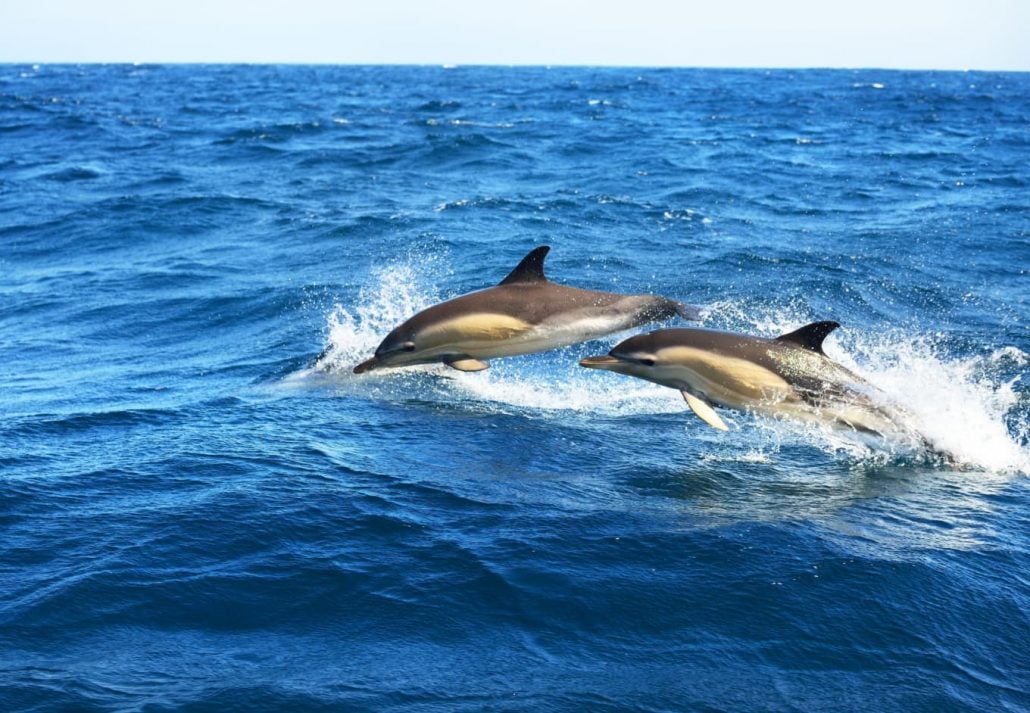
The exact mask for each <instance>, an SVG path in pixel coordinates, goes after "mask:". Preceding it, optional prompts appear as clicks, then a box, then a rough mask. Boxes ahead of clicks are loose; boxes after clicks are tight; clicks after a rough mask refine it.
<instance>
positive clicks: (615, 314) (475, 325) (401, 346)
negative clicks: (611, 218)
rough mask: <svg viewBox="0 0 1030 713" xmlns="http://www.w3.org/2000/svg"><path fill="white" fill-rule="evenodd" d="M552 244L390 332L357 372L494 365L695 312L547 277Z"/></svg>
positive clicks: (644, 297) (658, 300)
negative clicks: (490, 282) (493, 280)
mask: <svg viewBox="0 0 1030 713" xmlns="http://www.w3.org/2000/svg"><path fill="white" fill-rule="evenodd" d="M548 250H550V248H549V247H548V246H547V245H541V246H540V247H538V248H536V249H534V250H532V251H531V252H530V253H529V254H528V255H526V257H524V258H523V259H522V262H520V263H519V264H518V266H517V267H516V268H515V269H514V270H512V271H511V273H510V274H509V275H508V276H507V277H506V278H504V279H503V280H501V283H500V284H499V285H497V286H496V287H490V288H488V289H485V290H480V291H478V292H470V293H469V294H466V295H462V296H461V297H456V298H454V299H452V300H448V301H446V302H441V303H440V304H437V305H433V306H432V307H429V308H428V309H425V310H423V311H422V312H419V313H418V314H416V315H415V316H414V317H412V318H410V319H409V320H407V321H406V322H404V323H403V324H401V325H400V326H398V327H397V328H396V329H394V330H393V331H392V332H390V333H389V334H388V335H386V338H385V339H384V340H383V341H382V343H381V344H380V345H379V348H378V349H376V352H375V356H373V357H372V358H371V359H368V360H366V361H363V362H361V363H360V364H358V365H357V366H355V367H354V373H356V374H361V373H364V372H366V371H371V370H372V369H384V368H387V367H398V366H411V365H413V364H431V363H435V362H442V363H444V364H446V365H447V366H449V367H451V368H453V369H458V370H460V371H481V370H483V369H486V368H488V367H489V364H487V363H486V361H485V360H486V359H495V358H497V357H506V356H514V355H516V354H531V353H534V352H542V351H547V350H548V349H557V348H559V347H565V346H568V345H570V344H576V343H577V342H583V341H586V340H588V339H594V338H596V337H601V336H604V335H606V334H611V333H612V332H618V331H621V330H624V329H630V328H631V327H638V326H640V325H641V324H646V323H648V322H654V321H658V320H662V319H668V318H670V317H672V316H674V315H677V314H678V315H680V316H681V317H684V318H686V319H697V310H696V309H694V308H691V307H687V306H686V305H684V304H681V303H679V302H676V301H674V300H670V299H666V298H664V297H656V296H654V295H620V294H615V293H612V292H594V291H592V290H581V289H579V288H577V287H568V286H566V285H558V284H555V283H553V282H550V281H549V280H548V279H547V278H546V277H545V276H544V257H545V256H546V255H547V251H548Z"/></svg>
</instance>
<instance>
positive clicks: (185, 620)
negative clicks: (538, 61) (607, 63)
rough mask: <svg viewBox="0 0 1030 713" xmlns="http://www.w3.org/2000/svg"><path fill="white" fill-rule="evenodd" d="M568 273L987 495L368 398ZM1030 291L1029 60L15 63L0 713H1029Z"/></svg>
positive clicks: (664, 404)
mask: <svg viewBox="0 0 1030 713" xmlns="http://www.w3.org/2000/svg"><path fill="white" fill-rule="evenodd" d="M539 244H549V245H551V246H553V247H552V252H551V255H550V257H549V259H548V272H549V275H550V276H551V278H552V279H554V280H556V281H559V282H565V283H568V284H573V285H577V286H581V287H591V288H595V289H607V290H616V291H624V292H641V291H651V292H655V293H659V294H664V295H667V296H671V297H676V298H679V299H682V300H685V301H687V302H691V303H694V304H698V305H700V306H702V307H703V309H704V319H703V321H702V324H703V325H704V326H709V327H715V328H724V329H734V330H740V331H746V332H750V333H754V334H760V335H766V336H772V335H775V334H778V333H781V332H784V331H788V330H790V329H793V328H795V327H797V326H799V325H801V324H803V323H805V322H808V321H812V320H816V319H836V320H838V321H840V322H841V323H843V325H844V327H843V328H842V329H841V330H839V331H838V332H837V333H835V334H834V335H833V336H831V337H830V339H829V340H828V346H827V350H828V353H829V354H830V355H831V356H832V357H833V358H834V359H836V360H838V361H840V362H841V363H843V364H845V365H847V366H848V367H849V368H852V369H854V370H856V371H858V372H859V373H861V374H862V375H863V376H865V377H866V378H867V379H869V380H870V381H871V382H873V383H874V384H875V385H876V386H877V387H879V388H880V389H881V390H882V391H883V392H884V393H885V394H887V395H889V397H890V398H891V399H893V400H895V401H896V402H897V403H899V404H901V405H903V406H904V407H905V408H906V409H908V410H909V411H910V412H911V413H913V414H914V415H915V416H916V417H917V418H918V419H919V420H920V422H921V427H922V428H923V430H924V432H925V433H926V434H927V436H928V438H929V439H930V440H932V441H933V442H934V443H935V444H936V445H938V446H940V447H941V448H942V449H946V450H948V451H949V452H951V453H953V454H955V456H956V457H957V459H958V461H959V462H958V464H957V466H954V467H953V466H949V465H948V464H947V463H944V462H942V461H941V459H940V458H936V457H934V456H933V455H932V454H928V453H924V452H918V451H911V450H904V449H902V448H899V447H897V446H896V445H894V444H889V443H884V442H870V441H868V440H866V441H855V440H854V439H853V438H850V437H848V436H847V434H841V433H838V432H832V431H829V430H827V429H822V428H818V427H814V426H804V425H797V424H793V423H789V422H780V421H770V420H769V419H762V418H758V417H754V416H749V415H746V414H734V413H731V412H723V413H724V415H725V416H726V417H727V420H729V421H730V422H731V427H732V428H731V431H730V432H728V433H720V432H717V431H714V430H713V429H710V428H708V427H707V426H705V424H703V423H702V422H701V421H700V420H698V419H697V418H696V417H694V416H693V415H692V414H691V413H690V412H689V411H688V410H687V409H686V408H685V406H684V404H683V403H682V400H681V399H680V397H679V395H678V394H677V393H675V392H673V391H672V390H670V389H663V388H662V387H659V386H655V385H651V384H647V383H645V382H641V381H635V380H631V379H628V378H626V377H620V376H618V375H614V374H604V373H598V372H592V371H587V370H585V369H581V368H579V367H578V366H577V365H576V362H577V360H578V359H579V358H580V357H582V356H585V355H587V354H600V353H604V352H605V351H607V349H608V348H610V346H611V345H612V344H613V343H614V342H615V341H617V340H618V339H619V338H620V336H619V335H616V336H613V337H612V338H611V339H608V340H603V341H599V342H594V343H591V344H584V345H579V346H576V347H572V348H569V349H566V350H563V351H559V352H552V353H547V354H540V355H533V356H526V357H519V358H514V359H509V360H498V361H495V362H494V363H493V366H492V368H491V369H490V370H489V371H487V372H483V373H475V374H460V373H457V372H454V371H449V370H446V369H444V368H442V367H440V368H429V369H416V370H409V371H395V372H382V373H375V374H371V375H362V376H357V375H354V374H352V373H351V372H350V367H351V366H352V365H353V364H355V363H357V362H358V361H360V360H362V359H364V358H366V357H367V356H369V355H370V354H371V352H372V350H374V348H375V346H376V344H377V343H378V341H379V339H381V338H382V336H384V335H385V333H386V332H387V331H389V329H390V328H391V327H392V326H394V325H395V324H397V323H398V322H400V321H401V320H402V319H404V318H405V317H407V316H409V315H410V314H412V313H413V312H414V311H416V310H417V309H419V308H421V307H424V306H426V305H428V304H431V303H432V302H434V301H437V300H439V299H442V298H445V297H449V296H454V295H457V294H460V293H463V292H467V291H469V290H472V289H477V288H481V287H486V286H489V285H491V284H494V283H495V282H497V281H498V280H500V279H501V278H502V277H504V275H505V274H507V272H508V271H509V270H510V269H511V268H512V266H514V265H515V263H516V262H517V261H518V260H519V259H520V258H521V257H522V255H523V254H525V253H526V252H527V251H528V250H529V249H531V248H532V247H534V246H535V245H539ZM1028 275H1030V74H993V73H950V72H949V73H935V72H890V71H874V70H863V71H771V72H770V71H758V70H755V71H717V70H640V69H590V68H563V69H546V68H536V69H532V68H525V69H512V68H464V67H459V68H454V69H445V68H436V67H418V68H414V67H263V66H211V67H208V66H204V67H200V66H45V65H44V66H39V67H32V66H13V65H6V66H0V709H3V710H5V711H8V710H10V711H14V710H18V711H22V710H33V711H49V710H119V711H140V710H145V711H171V710H219V711H223V710H239V711H261V710H269V711H274V710H396V711H400V710H404V711H462V710H466V711H472V710H504V711H508V710H523V711H539V710H591V711H605V710H610V711H614V710H640V711H674V710H675V711H679V710H768V711H793V710H798V711H823V710H831V709H832V710H855V711H866V710H908V711H915V710H926V711H941V710H1009V711H1019V710H1028V709H1030V644H1028V642H1030V479H1028V473H1030V446H1028V438H1030V380H1028V377H1027V372H1028V360H1030V332H1028V329H1027V318H1028V297H1030V279H1028ZM621 336H625V335H621ZM327 345H330V346H333V347H334V352H333V353H334V354H335V355H336V362H335V368H334V369H332V370H331V371H330V372H329V373H322V372H319V371H316V370H312V369H310V365H311V360H312V358H313V357H314V356H315V355H316V354H317V353H318V352H320V351H321V350H322V349H323V348H324V347H326V346H327Z"/></svg>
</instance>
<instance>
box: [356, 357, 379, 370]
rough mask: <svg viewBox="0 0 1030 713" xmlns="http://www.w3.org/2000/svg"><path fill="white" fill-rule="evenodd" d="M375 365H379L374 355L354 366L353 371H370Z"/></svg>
mask: <svg viewBox="0 0 1030 713" xmlns="http://www.w3.org/2000/svg"><path fill="white" fill-rule="evenodd" d="M377 366H379V359H378V358H376V357H372V358H371V359H366V360H365V361H363V362H361V363H360V364H358V365H357V366H356V367H354V373H355V374H364V373H365V372H366V371H372V370H373V369H375V368H376V367H377Z"/></svg>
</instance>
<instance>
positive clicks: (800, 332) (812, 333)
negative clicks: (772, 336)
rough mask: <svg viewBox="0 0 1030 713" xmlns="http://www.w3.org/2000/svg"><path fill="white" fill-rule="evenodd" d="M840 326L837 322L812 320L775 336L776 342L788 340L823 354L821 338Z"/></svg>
mask: <svg viewBox="0 0 1030 713" xmlns="http://www.w3.org/2000/svg"><path fill="white" fill-rule="evenodd" d="M839 326H840V323H838V322H812V323H811V324H806V325H805V326H804V327H802V328H801V329H795V330H794V331H793V332H788V333H787V334H781V335H780V336H778V337H776V341H777V342H790V343H792V344H796V345H798V346H799V347H802V348H804V349H808V350H809V351H813V352H815V353H816V354H823V340H824V339H826V335H827V334H829V333H830V332H832V331H833V330H835V329H836V328H837V327H839Z"/></svg>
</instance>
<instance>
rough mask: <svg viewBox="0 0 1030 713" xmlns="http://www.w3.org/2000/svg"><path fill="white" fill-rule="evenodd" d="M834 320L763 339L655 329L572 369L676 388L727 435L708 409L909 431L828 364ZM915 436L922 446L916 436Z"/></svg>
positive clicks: (865, 389)
mask: <svg viewBox="0 0 1030 713" xmlns="http://www.w3.org/2000/svg"><path fill="white" fill-rule="evenodd" d="M839 326H840V325H839V324H838V323H837V322H814V323H812V324H809V325H806V326H804V327H801V328H800V329H798V330H796V331H793V332H790V333H789V334H784V335H782V336H779V337H776V338H775V339H765V338H762V337H752V336H748V335H746V334H736V333H733V332H719V331H714V330H708V329H659V330H657V331H654V332H650V333H648V334H640V335H637V336H635V337H630V338H629V339H627V340H625V341H624V342H621V343H620V344H617V345H616V346H615V348H613V349H612V350H611V351H610V352H609V353H608V356H594V357H587V358H586V359H583V360H582V361H580V362H579V363H580V366H585V367H587V368H589V369H604V370H606V371H617V372H619V373H620V374H629V375H630V376H636V377H638V378H640V379H646V380H647V381H653V382H655V383H656V384H661V385H662V386H669V387H671V388H673V389H679V390H680V391H681V392H682V394H683V398H684V399H686V402H687V405H688V406H690V408H691V410H692V411H693V412H694V413H695V414H696V415H697V416H698V417H699V418H700V419H701V420H703V421H704V422H705V423H707V424H708V425H709V426H712V427H713V428H717V429H719V430H721V431H726V430H729V429H728V427H727V426H726V423H725V422H724V421H723V420H722V418H720V417H719V414H718V413H716V411H715V407H717V406H718V407H724V408H731V409H739V410H746V411H752V412H755V413H759V414H764V415H773V416H778V415H785V416H790V417H793V418H797V419H802V420H815V421H830V422H832V423H834V424H836V425H840V426H844V427H847V428H852V429H854V430H856V431H860V432H864V433H870V434H874V435H879V436H888V435H889V436H892V437H898V436H907V435H913V434H914V432H913V431H912V430H911V429H910V428H909V427H908V426H906V425H905V423H904V419H903V416H902V414H900V413H892V412H891V411H889V410H887V409H886V408H884V407H883V406H881V405H878V404H876V403H875V402H874V401H873V399H871V398H870V397H869V394H870V393H872V392H874V391H875V390H874V388H873V387H872V386H871V385H870V384H868V383H867V382H865V381H864V380H863V379H862V378H861V377H859V376H858V375H856V374H853V373H851V372H850V371H848V370H847V369H845V368H844V367H842V366H840V365H839V364H836V363H834V362H832V361H830V360H829V359H828V358H827V357H826V355H825V354H824V353H823V347H822V345H823V340H824V339H825V338H826V335H828V334H829V333H830V332H832V331H833V330H834V329H836V328H837V327H839ZM916 438H917V439H918V440H919V441H920V442H921V443H922V444H923V445H926V440H925V438H923V437H922V436H916Z"/></svg>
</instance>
